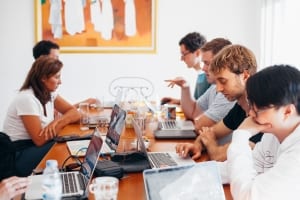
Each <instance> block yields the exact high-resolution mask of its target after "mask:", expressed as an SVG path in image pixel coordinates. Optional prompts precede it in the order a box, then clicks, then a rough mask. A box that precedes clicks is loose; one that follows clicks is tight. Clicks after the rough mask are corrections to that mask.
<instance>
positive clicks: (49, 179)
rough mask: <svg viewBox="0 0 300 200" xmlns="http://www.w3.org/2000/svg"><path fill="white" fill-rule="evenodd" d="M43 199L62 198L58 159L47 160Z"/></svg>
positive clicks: (44, 173)
mask: <svg viewBox="0 0 300 200" xmlns="http://www.w3.org/2000/svg"><path fill="white" fill-rule="evenodd" d="M43 176H44V177H43V189H44V194H43V200H60V199H61V194H62V182H61V177H60V174H59V170H58V167H57V161H56V160H47V161H46V168H45V169H44V172H43Z"/></svg>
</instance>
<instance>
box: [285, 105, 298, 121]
mask: <svg viewBox="0 0 300 200" xmlns="http://www.w3.org/2000/svg"><path fill="white" fill-rule="evenodd" d="M295 112H296V107H295V105H294V104H289V105H286V106H285V107H284V119H287V118H288V117H289V116H290V115H292V114H293V113H295Z"/></svg>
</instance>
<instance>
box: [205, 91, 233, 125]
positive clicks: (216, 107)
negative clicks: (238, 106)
mask: <svg viewBox="0 0 300 200" xmlns="http://www.w3.org/2000/svg"><path fill="white" fill-rule="evenodd" d="M233 105H234V102H230V101H228V100H227V99H226V98H225V97H224V95H223V94H222V93H218V94H217V95H216V96H215V98H214V100H213V102H212V103H211V104H210V105H209V108H208V109H207V110H206V111H205V113H204V114H205V115H206V116H207V117H209V118H210V119H212V120H214V121H215V122H219V121H221V120H222V119H223V118H224V117H225V116H226V115H227V113H228V112H229V111H230V110H231V108H232V107H233Z"/></svg>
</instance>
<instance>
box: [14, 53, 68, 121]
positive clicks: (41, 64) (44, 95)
mask: <svg viewBox="0 0 300 200" xmlns="http://www.w3.org/2000/svg"><path fill="white" fill-rule="evenodd" d="M62 67H63V64H62V62H61V61H59V60H58V59H55V58H51V57H49V56H40V57H39V58H38V59H36V60H35V62H34V63H33V64H32V67H31V69H30V70H29V72H28V74H27V77H26V79H25V81H24V83H23V85H22V87H21V88H20V91H22V90H25V89H29V88H32V90H33V92H34V95H35V97H36V98H38V100H39V101H40V102H41V104H42V105H43V106H45V104H46V103H47V102H49V101H50V100H51V93H50V91H48V90H47V89H46V87H45V85H44V83H43V81H42V79H44V78H46V79H48V78H50V77H51V76H54V75H55V74H56V73H58V72H59V71H60V70H61V68H62ZM44 112H45V115H46V110H45V107H44Z"/></svg>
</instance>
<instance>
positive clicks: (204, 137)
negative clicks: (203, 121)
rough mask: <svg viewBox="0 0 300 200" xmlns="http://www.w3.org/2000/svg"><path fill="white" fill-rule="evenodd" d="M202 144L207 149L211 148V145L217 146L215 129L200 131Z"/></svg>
mask: <svg viewBox="0 0 300 200" xmlns="http://www.w3.org/2000/svg"><path fill="white" fill-rule="evenodd" d="M199 133H200V139H201V142H202V143H203V144H204V146H205V147H206V148H209V146H211V145H215V146H216V145H217V139H216V136H215V133H214V131H213V128H211V127H202V130H199Z"/></svg>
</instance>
